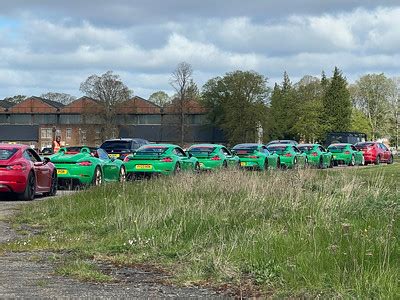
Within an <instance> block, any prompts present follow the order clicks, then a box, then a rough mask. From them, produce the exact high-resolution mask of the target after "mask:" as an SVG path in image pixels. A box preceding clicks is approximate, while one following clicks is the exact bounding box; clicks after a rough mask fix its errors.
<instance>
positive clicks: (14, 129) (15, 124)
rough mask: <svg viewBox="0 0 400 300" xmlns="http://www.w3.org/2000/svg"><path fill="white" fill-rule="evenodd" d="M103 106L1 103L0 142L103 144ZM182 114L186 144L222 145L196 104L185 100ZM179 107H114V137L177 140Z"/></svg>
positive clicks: (140, 102) (134, 102)
mask: <svg viewBox="0 0 400 300" xmlns="http://www.w3.org/2000/svg"><path fill="white" fill-rule="evenodd" d="M102 110H103V107H102V105H101V104H100V103H99V102H98V101H97V100H95V99H91V98H88V97H81V98H79V99H77V100H75V101H73V102H71V103H70V104H68V105H63V104H61V103H58V102H55V101H51V100H48V99H43V98H40V97H29V98H27V99H25V100H24V101H22V102H20V103H18V104H13V103H10V102H8V101H4V100H3V101H0V142H18V143H26V144H30V145H35V147H36V148H40V149H42V148H43V147H50V146H51V143H52V140H53V139H54V137H55V136H57V135H60V136H61V140H62V142H63V143H64V144H65V145H89V146H96V145H100V144H101V143H102V141H103V140H104V134H103V133H104V128H105V126H107V124H104V121H102V117H101V116H102V114H101V113H102ZM183 110H184V113H185V120H184V123H185V134H184V135H185V141H186V142H187V143H193V142H225V139H224V136H223V134H222V132H221V130H219V129H218V128H214V127H212V126H210V125H209V124H207V120H206V116H205V113H206V111H205V110H204V108H203V107H201V105H200V104H199V103H198V102H196V101H188V102H187V103H185V105H184V107H183ZM180 111H181V107H180V105H179V103H178V102H172V103H171V104H169V105H167V106H166V107H164V108H161V107H159V106H157V105H156V104H154V103H152V102H150V101H148V100H146V99H143V98H141V97H137V96H136V97H133V98H132V99H129V100H127V101H125V102H123V103H121V104H120V105H119V106H118V107H117V119H116V123H117V128H116V130H115V132H114V133H113V135H114V136H115V137H141V138H145V139H148V140H150V141H153V142H177V141H179V140H180V120H181V114H180Z"/></svg>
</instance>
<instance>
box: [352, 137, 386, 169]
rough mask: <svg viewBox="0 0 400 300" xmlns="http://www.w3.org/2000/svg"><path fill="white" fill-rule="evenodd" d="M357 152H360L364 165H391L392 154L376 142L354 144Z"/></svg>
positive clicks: (383, 145)
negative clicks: (382, 163)
mask: <svg viewBox="0 0 400 300" xmlns="http://www.w3.org/2000/svg"><path fill="white" fill-rule="evenodd" d="M355 147H356V148H357V150H358V151H362V153H363V155H364V160H365V163H367V164H368V163H374V164H376V165H379V164H380V163H381V162H385V163H388V164H391V163H393V154H392V152H391V151H390V150H389V149H388V147H386V146H385V144H382V143H378V142H363V143H357V144H355Z"/></svg>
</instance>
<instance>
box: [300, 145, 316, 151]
mask: <svg viewBox="0 0 400 300" xmlns="http://www.w3.org/2000/svg"><path fill="white" fill-rule="evenodd" d="M297 148H298V149H299V150H300V151H305V152H310V151H311V150H312V149H313V148H314V146H313V145H304V146H297Z"/></svg>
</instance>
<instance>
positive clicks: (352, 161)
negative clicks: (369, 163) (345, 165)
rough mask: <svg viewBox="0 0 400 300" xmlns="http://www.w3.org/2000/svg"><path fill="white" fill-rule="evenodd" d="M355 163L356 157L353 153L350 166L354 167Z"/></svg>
mask: <svg viewBox="0 0 400 300" xmlns="http://www.w3.org/2000/svg"><path fill="white" fill-rule="evenodd" d="M355 165H356V158H355V157H354V155H352V156H351V161H350V166H352V167H354V166H355Z"/></svg>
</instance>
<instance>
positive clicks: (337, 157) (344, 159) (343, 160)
mask: <svg viewBox="0 0 400 300" xmlns="http://www.w3.org/2000/svg"><path fill="white" fill-rule="evenodd" d="M351 156H352V155H351V154H341V153H334V154H333V155H332V159H333V161H334V162H336V163H339V164H348V163H350V161H351Z"/></svg>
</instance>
